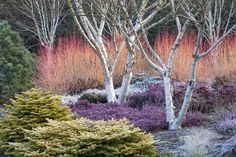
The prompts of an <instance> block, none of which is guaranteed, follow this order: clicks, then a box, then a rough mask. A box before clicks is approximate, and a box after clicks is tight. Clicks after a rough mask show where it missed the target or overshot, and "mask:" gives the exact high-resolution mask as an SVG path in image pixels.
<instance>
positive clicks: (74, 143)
mask: <svg viewBox="0 0 236 157" xmlns="http://www.w3.org/2000/svg"><path fill="white" fill-rule="evenodd" d="M25 132H26V138H28V139H30V140H29V141H28V142H26V143H12V145H13V146H16V147H17V150H18V153H17V154H15V155H18V156H28V157H31V156H34V157H42V156H66V157H78V156H83V157H117V156H123V157H132V156H133V157H134V156H135V157H157V153H156V151H155V149H154V147H153V143H154V141H153V139H152V136H151V135H150V134H144V133H142V132H141V131H140V129H139V128H135V127H133V126H132V125H129V124H128V121H127V120H125V119H123V120H119V121H116V120H109V121H91V120H87V119H84V118H81V119H77V120H72V121H60V122H59V121H54V120H49V122H48V124H47V126H45V127H38V128H36V129H33V130H25Z"/></svg>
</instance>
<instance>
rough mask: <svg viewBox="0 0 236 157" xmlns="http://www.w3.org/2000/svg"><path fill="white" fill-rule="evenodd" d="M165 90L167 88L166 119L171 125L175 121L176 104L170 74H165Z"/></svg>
mask: <svg viewBox="0 0 236 157" xmlns="http://www.w3.org/2000/svg"><path fill="white" fill-rule="evenodd" d="M163 83H164V90H165V104H166V121H167V122H168V124H169V126H171V125H172V124H173V123H174V121H175V114H174V104H173V95H172V85H171V80H170V78H169V76H168V75H167V76H166V75H164V76H163Z"/></svg>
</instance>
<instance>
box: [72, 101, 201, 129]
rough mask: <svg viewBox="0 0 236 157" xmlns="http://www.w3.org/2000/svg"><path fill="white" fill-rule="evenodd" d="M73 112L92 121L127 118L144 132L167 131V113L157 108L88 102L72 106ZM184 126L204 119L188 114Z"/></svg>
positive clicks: (198, 123)
mask: <svg viewBox="0 0 236 157" xmlns="http://www.w3.org/2000/svg"><path fill="white" fill-rule="evenodd" d="M69 106H70V107H71V110H72V112H74V113H76V115H77V116H79V117H86V118H88V119H91V120H110V119H116V120H119V119H123V118H124V117H126V118H127V119H128V120H129V122H130V123H131V124H133V125H134V126H135V127H139V128H140V129H141V130H142V131H152V130H158V129H166V128H167V123H166V119H165V117H166V115H165V111H164V110H163V109H162V108H160V107H156V106H152V105H144V106H143V107H142V108H132V107H128V106H127V105H123V104H117V103H106V104H92V103H89V102H88V101H86V100H81V101H78V102H77V103H74V104H70V105H69ZM187 117H190V118H186V119H185V121H184V123H183V126H193V125H200V124H201V122H202V117H201V116H199V115H197V114H189V113H187Z"/></svg>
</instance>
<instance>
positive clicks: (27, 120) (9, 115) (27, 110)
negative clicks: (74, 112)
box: [0, 89, 71, 154]
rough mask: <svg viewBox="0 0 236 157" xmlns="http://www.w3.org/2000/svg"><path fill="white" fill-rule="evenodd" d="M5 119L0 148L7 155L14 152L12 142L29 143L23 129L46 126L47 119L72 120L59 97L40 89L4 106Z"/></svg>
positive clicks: (0, 132) (1, 126)
mask: <svg viewBox="0 0 236 157" xmlns="http://www.w3.org/2000/svg"><path fill="white" fill-rule="evenodd" d="M4 106H5V110H4V117H3V118H2V119H0V148H1V149H5V150H6V154H11V153H13V152H14V148H13V147H12V146H11V145H9V143H11V142H24V141H27V140H26V139H25V137H24V132H23V129H27V130H30V129H32V128H35V127H37V126H44V125H45V124H46V123H47V119H54V120H70V119H71V117H70V115H69V109H68V108H67V107H63V106H61V102H60V99H59V98H58V97H54V96H51V95H50V93H44V92H42V91H40V90H38V89H31V90H29V91H27V92H24V93H22V94H20V95H16V96H15V99H12V100H11V103H10V105H4Z"/></svg>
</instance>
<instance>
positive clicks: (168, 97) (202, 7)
mask: <svg viewBox="0 0 236 157" xmlns="http://www.w3.org/2000/svg"><path fill="white" fill-rule="evenodd" d="M215 1H216V0H209V1H205V0H198V1H195V0H184V1H181V2H180V3H178V1H176V0H170V2H171V8H172V15H173V16H174V17H173V18H174V19H175V22H176V27H177V30H178V33H177V36H176V39H175V42H174V43H173V45H172V47H171V49H170V52H169V57H168V62H167V63H166V64H165V63H164V61H163V59H162V58H161V57H160V56H159V55H158V54H160V52H156V51H155V49H154V48H153V47H152V45H151V44H150V43H149V41H148V37H147V30H148V28H149V26H145V25H143V24H142V23H143V19H142V17H140V16H138V17H137V18H138V19H139V21H140V22H139V23H140V24H141V30H142V33H140V32H138V31H135V29H134V27H133V26H132V23H130V25H131V27H132V28H133V29H132V30H133V34H134V35H135V38H136V40H135V41H132V39H131V38H130V36H129V34H128V33H127V31H126V30H125V29H123V28H122V27H120V29H121V30H122V33H123V35H124V36H125V37H126V38H127V40H128V41H130V42H131V43H132V44H133V45H134V47H135V48H136V49H137V50H138V52H139V53H140V54H141V55H142V57H143V59H144V60H145V61H146V62H147V63H148V65H149V66H150V67H151V68H153V69H155V70H156V71H157V72H159V73H160V74H161V76H162V78H163V83H164V92H165V106H166V120H167V122H168V126H169V129H171V130H174V129H180V128H181V123H182V121H183V119H184V116H185V114H186V112H187V110H188V108H189V105H190V101H191V98H192V93H193V90H194V87H195V82H196V69H197V63H198V61H199V60H200V59H202V58H204V57H206V56H207V55H209V54H210V53H213V52H214V51H213V50H214V49H215V48H216V47H217V46H218V45H219V44H221V42H222V41H223V40H224V39H225V37H226V36H228V35H229V34H230V33H232V32H233V31H234V29H235V28H236V24H233V25H231V26H229V25H228V24H226V25H222V24H221V23H219V21H221V20H223V19H221V18H223V16H218V17H220V19H218V20H213V21H211V25H212V26H211V27H213V26H214V28H212V29H213V30H216V29H218V30H224V31H223V32H220V33H212V34H209V33H210V31H209V30H208V29H207V28H209V27H208V26H207V24H208V22H209V21H208V20H209V16H214V15H209V14H214V12H213V11H211V10H214V9H215V7H216V6H215V5H214V3H215ZM221 2H222V3H224V1H221ZM231 5H232V8H233V7H234V6H233V5H234V3H232V4H231ZM218 6H219V7H220V5H218ZM135 9H136V10H138V8H137V7H136V8H135ZM180 9H181V10H180ZM229 14H231V13H230V12H229ZM225 17H227V18H231V16H225ZM227 21H229V22H230V19H228V20H227ZM190 25H191V26H192V25H193V26H194V27H195V29H196V32H197V36H196V42H195V48H194V49H193V51H192V63H191V68H190V72H189V81H188V86H187V89H186V92H185V96H184V100H183V103H182V106H181V109H180V111H179V113H178V115H177V116H175V114H174V113H175V107H174V104H173V95H172V85H171V70H172V68H173V66H175V65H173V60H174V57H175V53H176V49H177V48H178V46H179V44H180V42H181V39H182V37H183V35H184V34H185V32H186V30H187V28H188V26H190ZM218 27H219V28H218ZM209 36H212V37H213V38H214V40H213V42H212V43H211V44H210V47H209V48H208V49H207V50H205V51H203V52H201V45H202V43H203V39H206V37H209ZM143 42H144V43H143ZM143 45H147V48H144V46H143Z"/></svg>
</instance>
